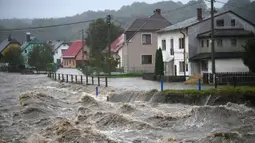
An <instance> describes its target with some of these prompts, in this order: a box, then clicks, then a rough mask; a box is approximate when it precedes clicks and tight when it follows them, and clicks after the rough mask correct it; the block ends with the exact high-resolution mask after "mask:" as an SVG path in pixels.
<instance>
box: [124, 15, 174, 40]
mask: <svg viewBox="0 0 255 143" xmlns="http://www.w3.org/2000/svg"><path fill="white" fill-rule="evenodd" d="M169 25H171V23H170V22H169V21H168V20H167V19H165V18H164V17H163V16H162V15H161V14H159V13H157V12H155V13H154V14H153V15H152V16H150V17H149V18H138V19H136V20H135V21H134V22H133V23H132V24H131V25H130V27H129V28H128V29H127V30H126V31H125V34H126V39H127V40H129V39H131V38H132V37H133V36H134V34H135V33H136V32H138V31H157V30H160V29H161V28H165V27H167V26H169Z"/></svg>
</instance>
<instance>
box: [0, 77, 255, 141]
mask: <svg viewBox="0 0 255 143" xmlns="http://www.w3.org/2000/svg"><path fill="white" fill-rule="evenodd" d="M0 76H1V77H0V89H1V90H0V142H3V143H5V142H6V143H7V142H8V143H9V142H14V143H20V142H27V143H55V142H61V143H62V142H66V143H70V142H79V143H89V142H98V143H101V142H102V143H104V142H105V143H119V142H125V143H129V142H130V143H131V142H135V143H140V142H144V143H150V142H151V143H155V142H160V143H161V142H178V143H181V142H184V143H185V142H186V143H220V142H224V143H245V142H247V143H248V142H254V139H255V112H254V111H255V110H254V109H253V108H252V107H247V106H246V105H244V104H235V103H227V104H223V105H217V106H210V105H194V104H192V105H191V104H180V103H178V104H169V103H162V102H161V101H163V100H164V99H165V98H164V97H162V96H159V95H157V93H156V91H150V92H136V91H125V92H124V91H123V92H122V91H120V90H117V89H113V88H103V87H101V88H99V91H100V93H99V96H98V97H96V96H95V87H93V86H88V87H86V86H84V85H83V86H82V85H75V84H66V83H58V82H55V81H51V80H50V79H48V78H46V76H44V75H39V76H35V75H30V76H29V75H18V74H6V73H0ZM106 96H109V97H110V101H111V102H106ZM208 100H209V98H206V99H205V100H203V102H204V103H206V102H207V103H208ZM207 103H206V104H207Z"/></svg>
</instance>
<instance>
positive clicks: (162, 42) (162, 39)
mask: <svg viewBox="0 0 255 143" xmlns="http://www.w3.org/2000/svg"><path fill="white" fill-rule="evenodd" d="M163 40H165V49H163ZM161 50H162V51H166V39H161Z"/></svg>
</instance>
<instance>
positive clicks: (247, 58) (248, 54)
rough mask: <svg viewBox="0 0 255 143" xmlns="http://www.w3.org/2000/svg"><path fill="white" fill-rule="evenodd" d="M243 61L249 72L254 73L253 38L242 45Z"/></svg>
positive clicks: (254, 47)
mask: <svg viewBox="0 0 255 143" xmlns="http://www.w3.org/2000/svg"><path fill="white" fill-rule="evenodd" d="M243 48H244V52H243V63H244V64H245V65H246V66H247V67H248V68H249V69H250V71H251V72H254V73H255V64H254V63H255V56H254V53H255V38H252V39H250V40H248V41H247V43H246V45H244V46H243Z"/></svg>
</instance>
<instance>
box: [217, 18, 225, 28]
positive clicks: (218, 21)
mask: <svg viewBox="0 0 255 143" xmlns="http://www.w3.org/2000/svg"><path fill="white" fill-rule="evenodd" d="M216 25H217V26H218V27H223V26H224V19H218V20H217V21H216Z"/></svg>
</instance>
